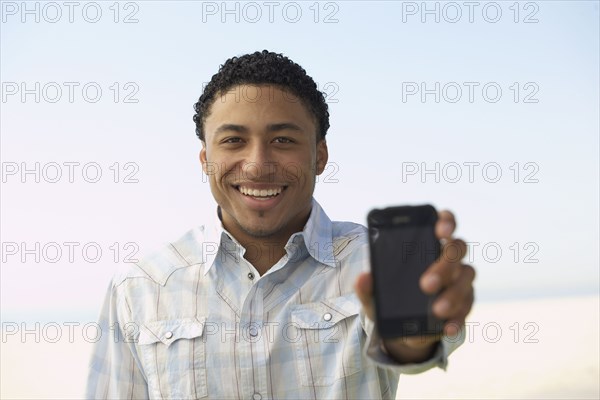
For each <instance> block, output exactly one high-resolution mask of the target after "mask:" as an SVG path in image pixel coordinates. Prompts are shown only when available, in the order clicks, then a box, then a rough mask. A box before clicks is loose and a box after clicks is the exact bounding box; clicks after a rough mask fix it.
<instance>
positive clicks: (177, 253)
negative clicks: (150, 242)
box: [113, 226, 204, 287]
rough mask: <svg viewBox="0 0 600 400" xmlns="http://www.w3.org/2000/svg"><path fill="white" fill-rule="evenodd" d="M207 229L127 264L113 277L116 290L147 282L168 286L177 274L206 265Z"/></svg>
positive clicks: (191, 232) (199, 229) (184, 235)
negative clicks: (135, 283) (205, 237)
mask: <svg viewBox="0 0 600 400" xmlns="http://www.w3.org/2000/svg"><path fill="white" fill-rule="evenodd" d="M203 243H204V227H203V226H200V227H197V228H194V229H190V230H189V231H187V232H186V233H185V234H183V235H182V236H181V237H180V238H179V239H177V240H175V241H172V242H167V243H164V244H162V245H161V246H159V247H158V248H155V249H153V250H152V251H150V252H148V253H146V254H145V255H143V256H142V257H141V258H140V259H139V260H138V261H136V262H132V263H123V264H121V265H120V266H119V268H118V270H117V272H116V273H115V275H114V277H113V286H114V287H117V286H120V285H122V284H123V283H125V282H127V281H130V280H136V279H145V280H149V281H151V282H154V283H157V284H160V285H162V286H164V285H165V284H166V283H167V281H168V279H169V277H170V276H171V275H172V274H173V273H174V272H175V271H177V270H180V269H182V268H188V267H191V266H194V265H199V264H203V259H204V257H203V247H204V246H203Z"/></svg>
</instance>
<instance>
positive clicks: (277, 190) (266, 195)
mask: <svg viewBox="0 0 600 400" xmlns="http://www.w3.org/2000/svg"><path fill="white" fill-rule="evenodd" d="M234 188H235V189H236V190H237V191H238V192H240V193H241V194H242V195H244V196H247V197H252V198H253V199H257V200H268V199H272V198H274V197H277V196H279V195H280V194H281V192H283V191H284V190H285V189H287V186H273V187H269V188H261V189H254V188H250V187H247V186H244V185H235V186H234Z"/></svg>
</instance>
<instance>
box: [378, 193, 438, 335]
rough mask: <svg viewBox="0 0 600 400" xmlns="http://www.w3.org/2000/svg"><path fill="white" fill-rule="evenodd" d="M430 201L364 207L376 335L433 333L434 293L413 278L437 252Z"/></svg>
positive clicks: (417, 277) (435, 321) (435, 218)
mask: <svg viewBox="0 0 600 400" xmlns="http://www.w3.org/2000/svg"><path fill="white" fill-rule="evenodd" d="M436 221H437V212H436V211H435V209H434V208H433V207H432V206H429V205H426V206H404V207H390V208H386V209H383V210H373V211H371V212H370V213H369V216H368V224H369V244H370V251H371V269H372V273H373V279H374V289H375V293H374V297H375V310H376V315H377V325H378V328H379V332H380V334H381V336H382V337H395V336H410V335H417V334H421V333H436V332H439V331H440V330H441V327H442V323H440V322H441V321H440V320H438V319H437V318H435V317H434V316H433V314H432V310H431V306H432V302H433V300H434V298H435V296H432V295H427V294H425V293H423V291H421V288H420V285H419V280H420V279H421V275H422V274H423V272H425V270H426V269H427V268H428V267H429V266H430V265H431V264H432V263H433V262H434V261H435V260H436V259H437V258H438V257H439V254H440V243H439V241H438V240H437V238H436V236H435V223H436Z"/></svg>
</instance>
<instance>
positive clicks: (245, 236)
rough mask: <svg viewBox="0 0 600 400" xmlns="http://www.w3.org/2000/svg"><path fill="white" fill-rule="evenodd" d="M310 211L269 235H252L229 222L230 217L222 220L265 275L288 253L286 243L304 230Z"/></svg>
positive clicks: (246, 256)
mask: <svg viewBox="0 0 600 400" xmlns="http://www.w3.org/2000/svg"><path fill="white" fill-rule="evenodd" d="M310 211H311V209H310V208H309V209H308V211H307V212H304V213H302V214H301V215H299V217H298V218H297V219H296V221H294V222H292V223H290V224H288V226H286V227H285V228H283V229H281V230H280V231H278V232H275V233H273V234H271V235H269V236H255V235H252V234H251V233H250V232H247V231H245V230H244V229H242V228H241V227H240V226H239V225H238V224H237V223H236V222H233V223H229V221H227V219H228V218H222V222H223V226H224V227H225V229H227V231H228V232H229V233H231V234H232V235H233V236H234V237H235V239H236V240H237V241H238V242H239V243H240V244H241V245H242V246H243V247H244V248H245V249H246V253H245V254H244V258H245V259H246V260H247V261H248V262H250V263H251V264H252V265H253V266H254V268H256V270H257V271H258V272H259V273H260V274H261V275H263V274H264V273H265V272H267V271H268V270H269V269H271V267H272V266H273V265H275V264H276V263H277V262H278V261H279V260H280V259H281V257H283V256H284V255H285V254H286V251H285V245H286V244H287V242H288V240H289V239H290V237H291V236H292V235H293V234H294V233H296V232H301V231H302V229H303V228H304V225H306V221H308V218H309V217H310Z"/></svg>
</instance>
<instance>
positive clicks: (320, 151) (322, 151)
mask: <svg viewBox="0 0 600 400" xmlns="http://www.w3.org/2000/svg"><path fill="white" fill-rule="evenodd" d="M328 159H329V150H328V149H327V142H326V141H325V139H320V140H319V141H318V142H317V170H316V173H317V175H321V174H322V173H323V171H324V170H325V166H326V165H327V160H328Z"/></svg>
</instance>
